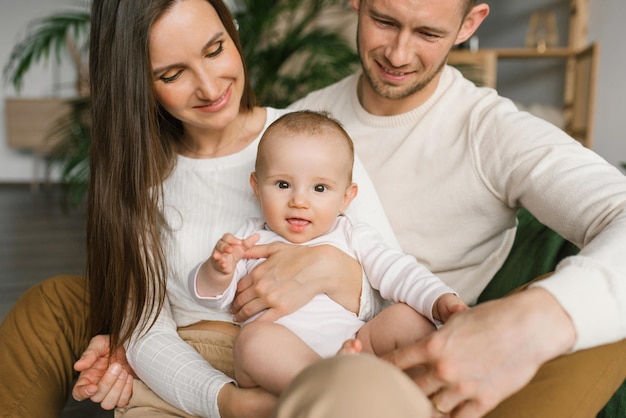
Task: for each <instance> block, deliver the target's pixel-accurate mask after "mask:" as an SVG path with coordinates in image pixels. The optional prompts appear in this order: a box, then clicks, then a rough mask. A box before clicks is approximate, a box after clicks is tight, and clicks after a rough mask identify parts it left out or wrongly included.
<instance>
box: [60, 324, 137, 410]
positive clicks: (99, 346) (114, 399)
mask: <svg viewBox="0 0 626 418" xmlns="http://www.w3.org/2000/svg"><path fill="white" fill-rule="evenodd" d="M74 369H75V370H76V371H79V372H80V375H79V376H78V379H77V380H76V384H75V385H74V389H73V390H72V396H73V397H74V399H76V400H77V401H83V400H85V399H87V398H89V399H91V400H92V401H93V402H96V403H99V404H100V406H101V407H102V409H106V410H110V409H114V408H116V407H124V406H126V405H128V401H129V400H130V397H131V395H132V392H133V377H134V376H135V373H134V372H133V370H132V369H131V367H130V365H129V364H128V361H126V352H125V351H124V349H123V348H120V349H118V350H117V351H116V352H115V353H113V356H111V359H110V362H109V336H108V335H97V336H95V337H93V338H92V339H91V341H90V342H89V346H87V349H86V350H85V352H84V353H83V355H82V356H81V357H80V359H79V360H78V361H77V362H76V363H75V364H74Z"/></svg>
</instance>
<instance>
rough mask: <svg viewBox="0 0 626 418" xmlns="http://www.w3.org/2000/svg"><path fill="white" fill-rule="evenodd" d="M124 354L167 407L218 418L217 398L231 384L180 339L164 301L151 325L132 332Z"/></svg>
mask: <svg viewBox="0 0 626 418" xmlns="http://www.w3.org/2000/svg"><path fill="white" fill-rule="evenodd" d="M126 355H127V357H128V362H129V364H130V365H131V367H132V368H133V370H135V372H136V373H137V376H138V377H139V378H140V379H141V380H142V381H143V382H144V383H145V384H146V385H148V386H149V387H150V388H151V389H152V390H153V391H154V392H155V393H156V394H157V395H159V396H160V397H161V398H163V399H164V400H165V401H166V402H168V403H169V404H171V405H173V406H175V407H177V408H179V409H181V410H183V411H185V412H187V413H188V414H191V415H197V416H202V417H219V416H220V413H219V409H218V406H217V396H218V394H219V392H220V390H221V389H222V387H223V386H224V385H225V384H228V383H232V382H234V381H233V379H231V378H229V377H228V376H226V375H225V374H223V373H221V372H220V371H218V370H216V369H215V368H213V367H212V366H211V365H210V364H209V363H208V362H207V361H206V360H205V359H204V358H202V356H201V355H200V354H198V352H197V351H195V350H194V349H193V348H192V347H191V346H190V345H189V344H187V343H186V342H185V341H183V340H182V339H181V338H180V336H179V335H178V333H177V332H176V324H175V323H174V320H173V319H172V314H171V311H170V308H169V302H168V300H167V298H166V300H165V304H164V305H163V309H161V312H160V314H159V316H158V317H157V319H156V322H155V323H154V325H153V326H152V327H151V328H150V329H149V330H148V331H147V332H145V333H142V334H139V333H137V332H135V334H134V336H133V338H132V339H131V341H130V342H129V343H128V344H127V347H126Z"/></svg>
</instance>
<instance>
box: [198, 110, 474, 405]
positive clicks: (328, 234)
mask: <svg viewBox="0 0 626 418" xmlns="http://www.w3.org/2000/svg"><path fill="white" fill-rule="evenodd" d="M353 163H354V148H353V145H352V141H351V139H350V137H349V136H348V134H347V133H346V132H345V130H344V129H343V128H342V127H341V125H340V124H339V123H338V122H337V121H336V120H334V119H332V118H331V117H329V116H328V115H326V114H324V113H318V112H312V111H300V112H293V113H288V114H286V115H284V116H282V117H281V118H279V119H277V120H276V121H275V122H274V123H273V124H272V125H270V126H269V127H268V128H267V130H266V131H265V133H264V135H263V137H262V138H261V141H260V143H259V148H258V155H257V160H256V166H255V171H254V172H253V173H252V174H251V176H250V184H251V186H252V189H253V191H254V194H255V196H256V198H257V200H258V201H259V203H260V205H261V210H262V213H263V216H264V219H256V218H255V219H250V220H249V221H248V222H246V224H245V225H244V226H243V227H242V228H241V229H240V230H239V231H238V232H237V233H235V234H234V235H233V234H225V235H224V236H223V237H222V239H220V241H219V242H218V243H217V244H216V246H215V249H214V251H213V254H212V255H211V257H210V258H209V259H208V260H207V261H206V262H204V263H203V264H202V265H201V266H200V267H199V269H198V270H197V273H196V274H195V275H191V279H190V280H191V283H190V286H191V289H193V291H194V292H193V293H194V295H193V296H194V297H195V298H196V300H197V301H198V302H200V303H201V304H203V305H204V306H207V307H210V308H212V309H221V310H226V309H228V308H229V306H230V304H231V303H232V301H233V299H234V296H235V291H236V284H237V281H238V280H239V279H241V278H242V277H244V276H245V275H246V274H247V273H248V272H250V271H252V270H253V269H254V267H255V266H256V265H257V264H258V263H260V262H262V261H263V260H257V259H246V258H244V256H245V254H246V251H247V250H248V249H250V248H251V247H252V246H254V245H255V244H257V243H261V244H267V243H270V242H275V241H281V242H287V243H292V244H297V245H307V246H310V245H323V244H326V245H333V246H335V247H337V248H339V249H341V250H343V251H344V252H346V253H347V254H349V255H350V256H351V257H354V258H355V259H356V260H357V261H359V263H360V264H361V266H362V268H363V271H364V273H365V276H366V277H367V280H366V281H364V288H363V289H362V292H367V291H369V289H368V288H366V286H372V287H373V288H375V289H376V290H378V291H379V292H380V294H381V295H382V297H383V298H385V299H387V300H391V301H393V302H397V303H394V304H391V305H390V306H388V307H386V308H385V309H384V310H383V311H382V312H380V313H379V314H378V315H377V316H376V317H374V318H373V319H372V320H371V321H369V322H367V323H366V322H364V321H362V320H361V319H359V318H357V316H356V315H355V314H354V313H352V312H350V311H348V310H346V309H345V308H344V307H342V306H341V305H339V304H338V303H336V302H335V301H333V300H332V299H331V298H330V297H328V296H327V295H325V294H320V295H317V296H316V297H315V298H313V300H311V301H310V302H309V303H308V304H306V305H305V306H303V307H302V308H300V309H299V310H297V311H296V312H294V313H292V314H289V315H286V316H284V317H282V318H280V319H279V320H277V321H276V322H273V323H272V322H268V321H264V320H262V319H260V320H255V319H256V318H252V319H251V320H249V321H247V322H246V323H245V324H244V325H243V327H242V328H241V331H240V332H239V335H238V336H237V339H236V340H235V348H234V360H235V377H236V379H237V382H238V384H239V385H240V386H242V387H256V386H260V387H262V388H264V389H265V390H267V391H269V392H271V393H274V394H276V395H278V394H280V393H281V392H282V390H283V389H284V388H285V387H286V386H287V385H288V384H289V382H290V381H291V380H292V379H293V378H294V377H295V376H296V375H297V374H298V373H299V372H300V371H301V370H303V369H304V368H305V367H307V366H308V365H310V364H311V363H313V362H315V361H317V360H319V359H321V358H322V357H327V356H331V355H334V354H336V353H337V352H338V350H340V349H342V346H343V349H342V351H343V352H357V351H363V352H367V353H373V354H375V355H377V356H381V355H383V354H385V353H387V352H389V351H392V350H394V349H395V348H397V347H400V346H403V345H406V344H409V343H411V342H413V341H415V340H417V339H419V338H420V337H422V336H424V335H426V334H428V333H430V332H432V331H433V330H434V329H435V323H437V322H438V321H440V322H445V321H447V320H448V318H450V316H451V315H452V314H454V313H455V312H458V311H460V310H463V309H467V305H466V304H465V303H464V302H463V300H462V299H460V298H459V297H458V296H457V295H456V294H455V293H454V291H453V290H452V289H450V288H449V287H448V286H446V285H445V284H444V283H443V282H442V281H441V280H440V279H439V278H437V277H436V276H434V275H433V274H432V273H431V272H430V271H429V270H428V269H426V268H425V267H424V266H422V265H421V264H419V263H418V262H417V261H416V260H415V258H413V257H411V256H408V255H405V254H403V253H402V252H400V251H398V250H396V249H392V248H389V247H388V246H387V245H386V244H385V243H384V242H383V240H382V238H381V237H380V236H379V234H378V233H377V232H376V231H375V230H374V229H373V228H372V227H370V226H369V225H366V224H364V223H358V222H353V221H352V220H351V219H350V218H349V217H347V216H345V215H344V212H345V210H346V209H347V208H348V206H349V205H350V202H352V200H353V199H354V198H355V197H356V195H357V190H358V187H357V185H356V184H354V183H353V182H352V166H353ZM337 280H341V278H339V277H338V278H337ZM344 343H345V344H344Z"/></svg>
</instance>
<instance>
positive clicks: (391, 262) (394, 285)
mask: <svg viewBox="0 0 626 418" xmlns="http://www.w3.org/2000/svg"><path fill="white" fill-rule="evenodd" d="M350 242H351V245H352V248H353V249H354V250H355V252H356V254H357V259H358V260H359V262H360V263H361V265H362V266H363V269H364V271H365V273H366V274H367V277H368V279H369V281H370V284H371V285H372V287H373V288H375V289H377V290H379V291H380V294H381V296H382V297H383V298H385V299H387V300H392V301H394V302H404V303H406V304H408V305H410V306H411V307H412V308H413V309H415V310H416V311H417V312H419V313H420V314H422V315H424V316H425V317H426V318H428V319H429V320H430V321H432V322H433V323H437V322H438V321H436V320H435V319H434V318H433V306H434V304H435V302H436V301H437V299H438V298H439V297H440V296H441V295H443V294H445V293H456V292H455V291H454V290H452V289H451V288H450V287H448V286H447V285H446V284H445V283H443V282H442V281H441V280H440V279H439V278H438V277H437V276H435V275H434V274H433V273H431V272H430V271H429V270H428V269H427V268H426V267H424V266H423V265H422V264H420V263H418V262H417V260H416V259H415V257H413V256H410V255H407V254H404V253H403V252H402V251H399V250H396V249H394V248H390V247H388V246H387V245H385V243H384V242H383V240H382V238H381V237H380V236H379V234H378V233H377V232H376V230H374V229H373V228H371V227H370V226H369V225H366V224H363V223H358V224H355V225H354V227H353V228H352V233H351V236H350Z"/></svg>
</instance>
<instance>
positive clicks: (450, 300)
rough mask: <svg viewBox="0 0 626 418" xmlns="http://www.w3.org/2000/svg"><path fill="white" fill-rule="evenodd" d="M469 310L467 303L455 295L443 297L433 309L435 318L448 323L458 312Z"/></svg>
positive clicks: (448, 294)
mask: <svg viewBox="0 0 626 418" xmlns="http://www.w3.org/2000/svg"><path fill="white" fill-rule="evenodd" d="M466 309H469V306H467V303H465V302H464V301H463V299H461V298H460V297H458V296H457V295H455V294H453V293H446V294H444V295H441V296H440V297H439V299H437V301H436V302H435V306H434V307H433V317H434V318H435V319H438V320H439V321H442V322H446V321H447V320H448V319H450V317H451V316H452V315H454V314H455V313H457V312H461V311H464V310H466Z"/></svg>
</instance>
